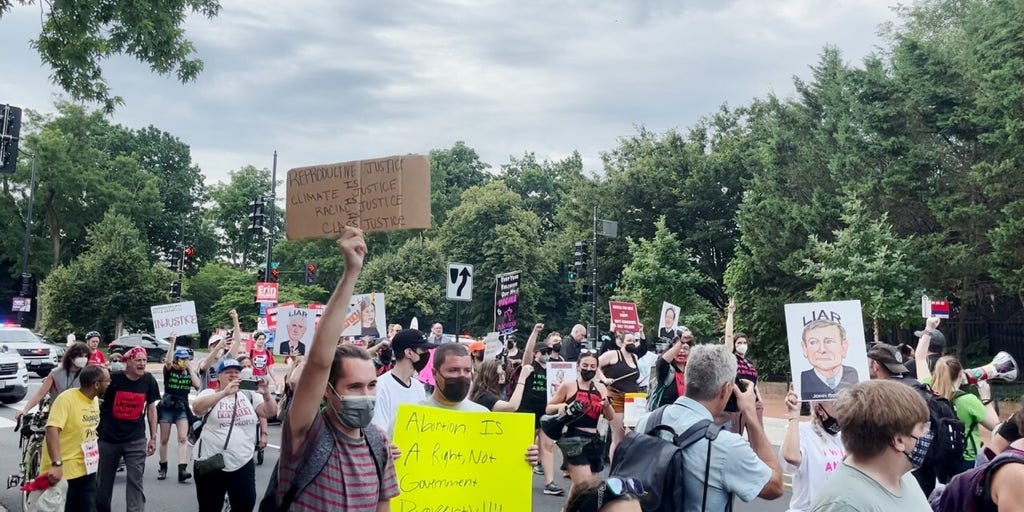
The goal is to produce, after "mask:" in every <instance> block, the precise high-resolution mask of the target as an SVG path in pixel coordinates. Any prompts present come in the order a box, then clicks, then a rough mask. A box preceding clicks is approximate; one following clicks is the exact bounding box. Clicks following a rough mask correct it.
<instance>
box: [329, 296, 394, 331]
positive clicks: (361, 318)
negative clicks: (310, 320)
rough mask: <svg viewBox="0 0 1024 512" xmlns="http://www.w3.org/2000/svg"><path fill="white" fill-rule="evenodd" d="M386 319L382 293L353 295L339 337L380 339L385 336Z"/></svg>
mask: <svg viewBox="0 0 1024 512" xmlns="http://www.w3.org/2000/svg"><path fill="white" fill-rule="evenodd" d="M321 314H323V313H322V312H321ZM386 317H387V316H386V312H385V311H384V294H383V293H364V294H361V295H353V296H352V302H351V303H349V305H348V314H347V315H346V316H345V323H344V325H343V326H342V328H341V335H342V336H359V337H364V336H369V337H370V338H374V339H376V338H380V337H381V336H384V335H385V334H387V323H385V318H386Z"/></svg>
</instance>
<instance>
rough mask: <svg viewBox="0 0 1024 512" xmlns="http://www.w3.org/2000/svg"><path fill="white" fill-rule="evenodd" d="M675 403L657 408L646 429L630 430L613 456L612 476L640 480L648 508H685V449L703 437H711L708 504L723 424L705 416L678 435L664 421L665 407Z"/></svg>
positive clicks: (662, 511)
mask: <svg viewBox="0 0 1024 512" xmlns="http://www.w3.org/2000/svg"><path fill="white" fill-rule="evenodd" d="M673 405H676V404H669V405H665V406H662V407H659V408H657V409H655V410H654V412H652V413H651V415H650V418H649V419H648V423H647V431H646V432H644V433H640V432H627V433H626V437H625V438H623V439H622V442H620V443H619V445H618V447H617V448H616V449H615V454H614V457H613V458H612V461H613V462H612V467H611V471H610V473H609V475H610V476H618V477H622V478H634V479H636V480H639V481H640V483H641V484H642V485H643V488H644V490H646V491H647V494H646V495H644V496H643V497H641V499H640V506H641V508H642V509H643V511H644V512H670V511H678V510H684V508H685V505H686V490H685V489H684V487H683V450H685V449H686V448H687V447H689V446H691V445H692V444H694V443H696V442H697V441H700V440H701V439H707V440H708V459H707V464H706V465H705V467H704V498H703V499H704V503H702V505H701V509H702V510H703V509H704V507H705V506H706V504H707V497H708V475H709V473H710V471H711V442H712V441H714V440H715V439H716V438H717V437H718V433H719V432H721V430H722V426H721V425H716V424H715V423H714V422H712V421H711V420H707V419H705V420H701V421H698V422H697V423H695V424H694V425H693V426H691V427H690V428H688V429H687V430H686V432H683V434H682V435H676V432H675V430H673V429H672V427H670V426H668V425H665V424H663V423H662V417H663V416H664V414H665V409H667V408H669V407H671V406H673ZM662 432H664V433H666V434H668V435H670V436H671V437H672V441H667V440H665V439H663V438H662V437H660V436H659V434H660V433H662Z"/></svg>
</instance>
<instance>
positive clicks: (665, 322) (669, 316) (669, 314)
mask: <svg viewBox="0 0 1024 512" xmlns="http://www.w3.org/2000/svg"><path fill="white" fill-rule="evenodd" d="M658 318H660V319H661V325H659V326H658V337H659V338H665V339H666V340H669V341H672V340H674V339H675V338H676V328H677V327H679V306H676V305H675V304H670V303H668V302H662V303H661V316H659V317H658Z"/></svg>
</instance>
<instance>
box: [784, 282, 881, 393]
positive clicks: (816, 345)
mask: <svg viewBox="0 0 1024 512" xmlns="http://www.w3.org/2000/svg"><path fill="white" fill-rule="evenodd" d="M786 335H787V338H788V340H789V364H790V368H791V370H792V372H793V385H794V387H795V392H796V394H797V396H799V397H800V400H802V401H805V402H812V401H822V400H834V399H835V398H836V393H837V392H839V390H840V389H843V388H845V387H849V386H852V385H854V384H856V383H858V382H860V381H862V380H867V379H868V358H867V346H866V344H865V341H864V320H863V317H862V316H861V309H860V301H859V300H847V301H836V302H807V303H801V304H786Z"/></svg>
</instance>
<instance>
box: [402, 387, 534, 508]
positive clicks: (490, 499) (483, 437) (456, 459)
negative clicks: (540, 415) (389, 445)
mask: <svg viewBox="0 0 1024 512" xmlns="http://www.w3.org/2000/svg"><path fill="white" fill-rule="evenodd" d="M394 442H395V444H396V445H398V447H399V448H400V449H401V450H402V456H401V458H399V459H398V460H397V461H396V462H395V472H396V473H397V474H398V488H399V490H400V491H401V494H399V495H398V496H397V497H396V498H394V499H392V500H391V510H392V511H393V512H427V511H430V512H433V511H438V510H481V511H487V512H520V511H525V512H529V510H530V508H531V507H532V498H533V491H532V484H533V473H532V468H531V467H530V465H529V464H527V462H526V460H525V457H526V450H527V449H528V448H529V447H530V445H532V444H533V415H531V414H517V413H508V412H459V411H452V410H448V409H440V408H437V407H427V406H422V405H410V404H403V405H400V406H399V407H398V416H397V417H396V418H395V433H394Z"/></svg>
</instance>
